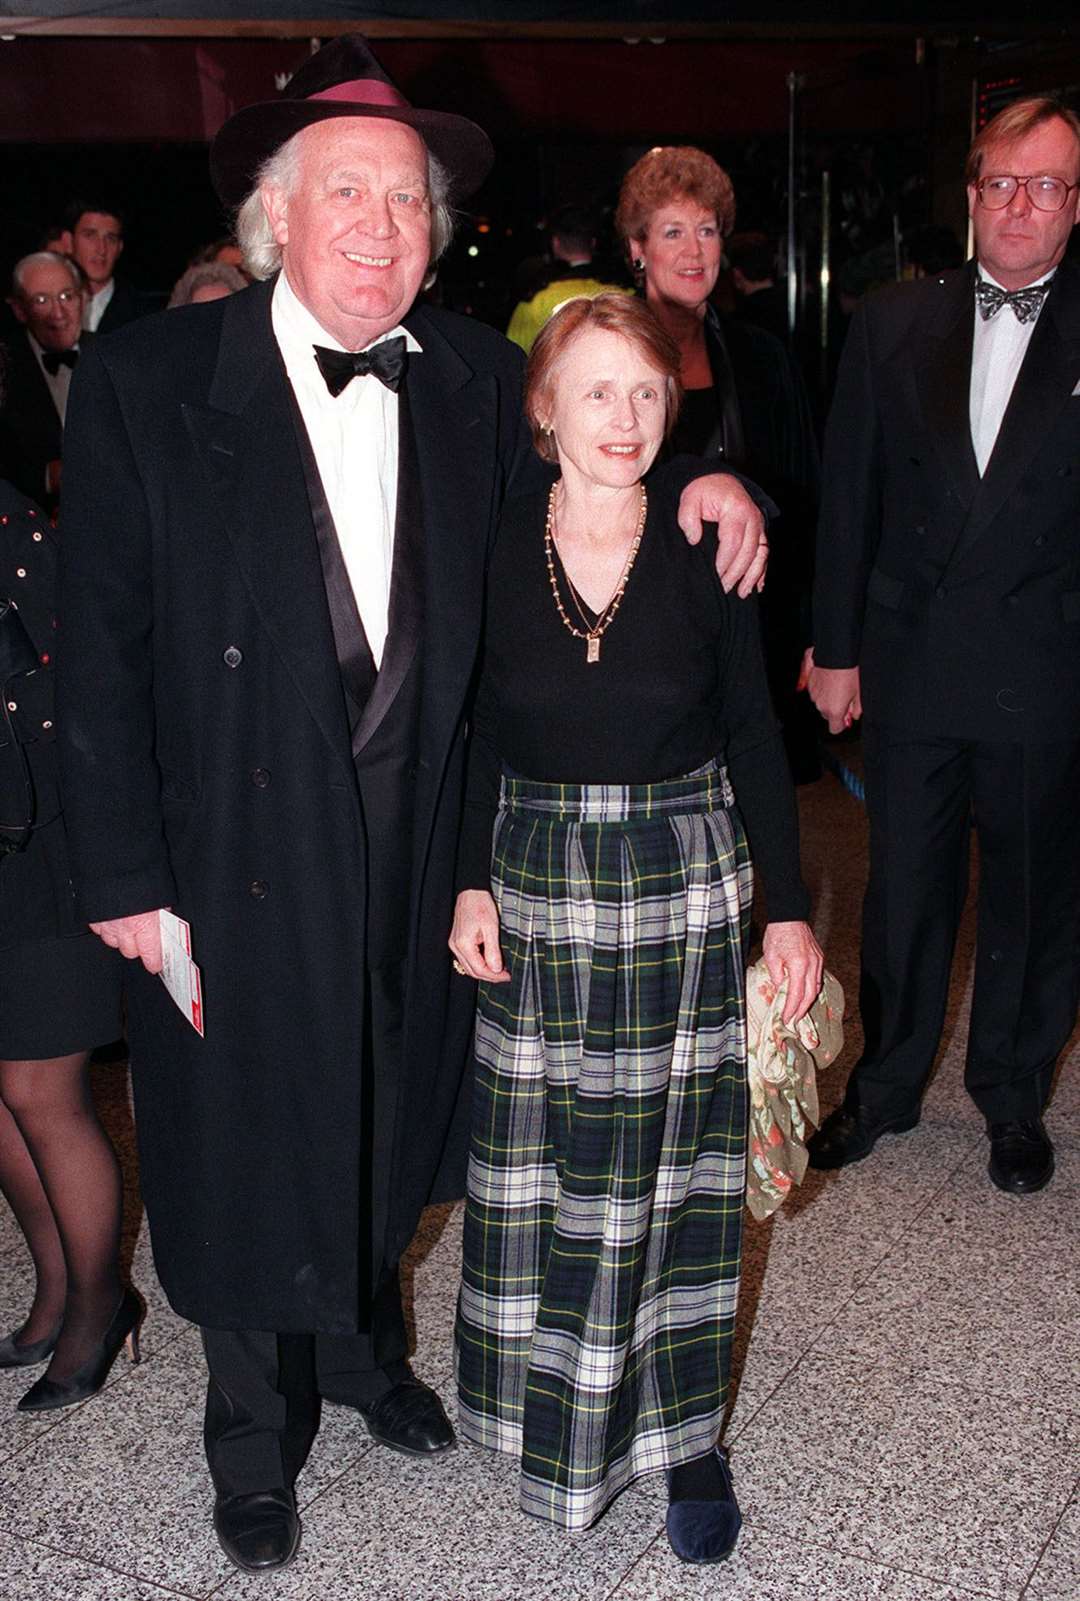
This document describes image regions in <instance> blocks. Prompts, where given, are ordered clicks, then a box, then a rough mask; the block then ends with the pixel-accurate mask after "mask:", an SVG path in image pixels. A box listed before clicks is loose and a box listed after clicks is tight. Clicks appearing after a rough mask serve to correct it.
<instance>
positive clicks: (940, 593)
mask: <svg viewBox="0 0 1080 1601" xmlns="http://www.w3.org/2000/svg"><path fill="white" fill-rule="evenodd" d="M948 593H949V591H948V590H947V589H946V588H945V585H944V584H939V585H938V586H937V588H936V589H935V590H934V594H935V595H936V596H937V598H938V600H944V599H945V596H946V595H947V594H948Z"/></svg>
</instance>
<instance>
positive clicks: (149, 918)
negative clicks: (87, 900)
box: [90, 911, 162, 973]
mask: <svg viewBox="0 0 1080 1601" xmlns="http://www.w3.org/2000/svg"><path fill="white" fill-rule="evenodd" d="M90 927H91V928H92V929H93V931H94V933H95V934H96V935H97V937H98V939H100V940H104V942H105V944H106V945H111V946H112V947H113V949H114V950H117V951H119V952H120V955H121V956H126V957H127V958H128V960H129V961H134V960H135V958H136V957H139V958H140V959H141V961H142V964H143V966H144V967H145V968H146V971H147V972H148V973H160V972H161V966H162V962H161V924H160V923H159V922H158V914H157V912H156V911H153V912H135V913H134V914H133V915H132V916H131V917H110V918H107V919H106V921H105V922H104V923H91V924H90Z"/></svg>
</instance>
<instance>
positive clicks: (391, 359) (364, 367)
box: [314, 334, 409, 399]
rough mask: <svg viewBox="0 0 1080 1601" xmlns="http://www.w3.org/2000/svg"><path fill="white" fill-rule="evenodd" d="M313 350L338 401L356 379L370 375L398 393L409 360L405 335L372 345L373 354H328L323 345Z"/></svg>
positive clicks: (334, 352) (354, 352)
mask: <svg viewBox="0 0 1080 1601" xmlns="http://www.w3.org/2000/svg"><path fill="white" fill-rule="evenodd" d="M314 350H315V360H316V361H317V362H318V364H319V371H320V372H321V373H322V375H323V377H324V378H325V379H326V387H327V389H329V391H330V393H331V394H332V395H333V396H334V398H335V399H336V398H337V397H338V395H340V394H341V391H342V390H343V389H344V388H345V387H346V385H347V384H350V383H351V382H352V380H353V379H354V378H364V377H366V376H367V374H368V373H372V374H373V375H374V376H375V377H376V378H377V379H378V380H379V382H380V383H381V384H385V385H386V387H387V389H393V390H394V391H395V392H396V391H397V389H398V388H399V387H400V385H401V380H402V378H403V377H404V376H405V364H406V362H407V361H408V359H409V353H408V350H407V349H406V346H405V338H404V335H402V334H398V336H397V338H396V339H384V340H383V342H382V344H381V345H372V347H371V349H370V350H357V351H351V350H327V349H326V348H325V346H323V345H316V346H315V347H314Z"/></svg>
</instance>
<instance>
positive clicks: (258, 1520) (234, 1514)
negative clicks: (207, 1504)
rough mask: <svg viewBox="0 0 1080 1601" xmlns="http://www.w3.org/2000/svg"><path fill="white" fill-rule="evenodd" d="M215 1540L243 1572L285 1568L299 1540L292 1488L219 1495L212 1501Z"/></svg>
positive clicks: (260, 1571) (298, 1526)
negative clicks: (250, 1493) (216, 1539)
mask: <svg viewBox="0 0 1080 1601" xmlns="http://www.w3.org/2000/svg"><path fill="white" fill-rule="evenodd" d="M214 1533H215V1534H216V1535H217V1537H218V1544H219V1545H220V1546H221V1549H222V1550H223V1551H224V1553H225V1555H226V1556H227V1557H228V1559H229V1561H230V1562H234V1563H235V1564H236V1566H237V1567H238V1568H243V1569H244V1572H245V1573H266V1572H268V1571H269V1570H270V1569H272V1568H284V1567H287V1566H288V1565H289V1563H290V1562H291V1561H292V1559H293V1557H294V1556H295V1555H296V1549H297V1546H298V1545H299V1544H300V1519H299V1518H298V1517H297V1515H296V1498H295V1496H294V1495H293V1493H292V1491H291V1490H256V1491H255V1493H254V1494H253V1495H219V1496H218V1498H217V1500H216V1501H215V1502H214Z"/></svg>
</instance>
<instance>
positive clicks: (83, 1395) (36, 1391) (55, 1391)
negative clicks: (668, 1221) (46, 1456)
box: [17, 1289, 145, 1412]
mask: <svg viewBox="0 0 1080 1601" xmlns="http://www.w3.org/2000/svg"><path fill="white" fill-rule="evenodd" d="M144 1312H145V1308H144V1307H143V1303H142V1301H141V1300H140V1298H139V1297H138V1296H137V1295H136V1294H135V1291H134V1290H131V1289H127V1290H125V1291H124V1293H123V1296H122V1297H121V1299H120V1305H119V1306H118V1307H117V1309H116V1311H115V1312H114V1313H113V1317H112V1322H111V1323H110V1324H109V1326H108V1328H107V1329H106V1330H105V1333H104V1334H103V1335H102V1337H101V1341H100V1344H99V1345H98V1348H97V1350H96V1351H95V1352H94V1354H93V1355H92V1356H90V1357H88V1358H87V1360H86V1361H85V1362H84V1363H83V1365H82V1367H80V1368H77V1369H76V1370H75V1372H74V1373H73V1374H72V1375H71V1377H70V1379H67V1380H65V1381H63V1382H58V1381H57V1380H55V1379H50V1378H49V1376H48V1375H47V1374H42V1376H41V1378H40V1379H38V1381H37V1383H36V1384H32V1385H31V1386H30V1388H29V1389H28V1390H27V1392H26V1394H25V1395H24V1396H23V1398H22V1400H21V1401H20V1402H19V1404H18V1408H17V1410H18V1411H20V1412H54V1411H56V1410H57V1408H59V1407H62V1406H75V1405H77V1403H78V1402H79V1401H86V1400H88V1399H89V1397H90V1396H92V1395H96V1394H97V1392H98V1391H99V1390H100V1389H101V1387H102V1385H103V1384H104V1383H105V1380H106V1379H107V1378H108V1376H109V1369H110V1368H111V1367H112V1365H113V1363H114V1362H115V1361H116V1358H117V1356H118V1355H119V1352H120V1347H121V1346H122V1345H126V1346H127V1348H128V1355H129V1356H130V1358H131V1360H132V1362H137V1361H138V1360H139V1324H140V1323H141V1322H142V1320H143V1315H144Z"/></svg>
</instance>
